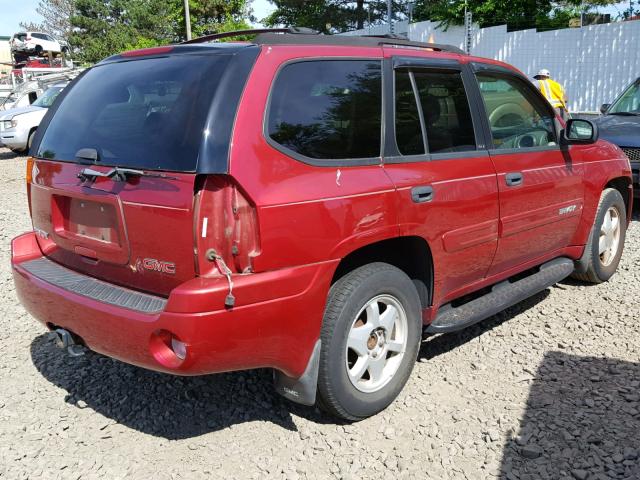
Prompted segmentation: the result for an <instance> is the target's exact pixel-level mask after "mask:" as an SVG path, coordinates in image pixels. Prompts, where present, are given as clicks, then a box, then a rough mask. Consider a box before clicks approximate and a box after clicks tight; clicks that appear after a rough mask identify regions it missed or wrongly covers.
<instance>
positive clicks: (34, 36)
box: [31, 33, 47, 40]
mask: <svg viewBox="0 0 640 480" xmlns="http://www.w3.org/2000/svg"><path fill="white" fill-rule="evenodd" d="M31 36H32V37H33V38H39V39H40V40H46V39H47V36H46V35H44V34H42V33H32V34H31Z"/></svg>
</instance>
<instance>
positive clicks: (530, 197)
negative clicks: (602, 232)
mask: <svg viewBox="0 0 640 480" xmlns="http://www.w3.org/2000/svg"><path fill="white" fill-rule="evenodd" d="M576 157H578V158H576ZM492 160H493V163H494V165H495V167H496V171H497V174H498V188H499V190H500V240H499V241H498V251H497V252H496V256H495V259H494V261H493V264H492V266H491V270H490V271H489V275H494V274H497V273H500V272H501V271H504V270H509V269H510V268H513V267H515V266H518V265H519V264H522V263H524V262H526V261H528V260H531V259H533V258H537V257H540V256H541V255H543V254H544V253H545V252H549V251H553V250H557V249H559V248H562V247H565V246H567V245H569V244H570V243H571V240H572V238H573V237H574V234H575V232H576V229H577V227H578V223H579V221H580V214H581V213H582V205H583V197H584V186H583V180H582V178H583V165H582V161H581V159H580V158H579V156H578V155H573V154H572V149H569V151H568V152H563V151H561V150H560V149H559V148H556V149H550V150H545V151H537V152H522V153H520V152H519V153H514V154H503V155H492ZM512 172H519V173H522V175H523V183H522V185H518V186H508V185H507V183H506V178H505V177H506V175H507V174H508V173H512ZM565 207H575V209H574V210H572V211H571V212H568V213H565V214H561V213H560V212H561V209H563V208H565Z"/></svg>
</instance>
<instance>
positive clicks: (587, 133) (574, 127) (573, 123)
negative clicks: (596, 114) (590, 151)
mask: <svg viewBox="0 0 640 480" xmlns="http://www.w3.org/2000/svg"><path fill="white" fill-rule="evenodd" d="M597 141H598V127H596V126H595V124H594V123H593V122H591V121H590V120H583V119H578V118H572V119H571V120H568V121H567V126H566V127H565V129H564V130H563V131H562V143H563V144H565V145H576V144H578V145H587V144H590V143H595V142H597Z"/></svg>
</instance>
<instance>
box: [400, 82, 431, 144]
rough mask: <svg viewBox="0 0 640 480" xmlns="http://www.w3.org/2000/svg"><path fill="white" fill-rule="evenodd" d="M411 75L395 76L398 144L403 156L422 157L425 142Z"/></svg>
mask: <svg viewBox="0 0 640 480" xmlns="http://www.w3.org/2000/svg"><path fill="white" fill-rule="evenodd" d="M410 75H411V74H410V73H409V71H408V70H400V71H397V72H396V74H395V100H396V107H395V108H396V118H395V124H396V143H397V145H398V150H399V151H400V153H401V154H402V155H421V154H424V140H423V138H422V128H421V127H420V113H419V111H418V105H417V104H416V95H415V93H414V91H413V86H412V85H411V76H410Z"/></svg>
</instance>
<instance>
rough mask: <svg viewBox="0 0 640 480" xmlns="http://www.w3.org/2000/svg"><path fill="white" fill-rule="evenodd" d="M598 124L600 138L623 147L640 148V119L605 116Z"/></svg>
mask: <svg viewBox="0 0 640 480" xmlns="http://www.w3.org/2000/svg"><path fill="white" fill-rule="evenodd" d="M596 123H597V124H598V129H599V131H600V138H603V139H604V140H608V141H609V142H611V143H615V144H616V145H618V146H622V147H640V117H636V116H622V115H604V116H602V117H600V118H598V120H596Z"/></svg>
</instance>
